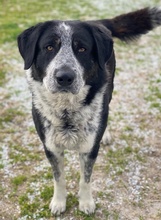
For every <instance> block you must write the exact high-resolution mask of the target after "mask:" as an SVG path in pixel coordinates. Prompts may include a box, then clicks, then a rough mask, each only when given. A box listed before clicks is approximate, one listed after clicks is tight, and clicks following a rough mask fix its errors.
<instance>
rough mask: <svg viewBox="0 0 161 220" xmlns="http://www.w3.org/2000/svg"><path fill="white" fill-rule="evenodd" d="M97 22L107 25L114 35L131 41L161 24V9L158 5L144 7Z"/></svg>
mask: <svg viewBox="0 0 161 220" xmlns="http://www.w3.org/2000/svg"><path fill="white" fill-rule="evenodd" d="M97 22H99V23H101V24H103V25H104V26H105V27H107V28H108V29H109V30H110V31H111V33H112V36H113V37H117V38H119V39H120V40H123V41H131V40H135V39H137V38H139V37H140V36H141V35H142V34H146V33H147V32H148V31H150V30H152V29H154V28H155V27H157V26H159V25H161V9H159V8H157V7H154V8H144V9H141V10H137V11H134V12H130V13H127V14H122V15H120V16H117V17H115V18H113V19H104V20H99V21H97Z"/></svg>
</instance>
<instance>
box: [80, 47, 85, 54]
mask: <svg viewBox="0 0 161 220" xmlns="http://www.w3.org/2000/svg"><path fill="white" fill-rule="evenodd" d="M85 51H86V49H85V48H84V47H81V48H79V49H78V52H79V53H83V52H85Z"/></svg>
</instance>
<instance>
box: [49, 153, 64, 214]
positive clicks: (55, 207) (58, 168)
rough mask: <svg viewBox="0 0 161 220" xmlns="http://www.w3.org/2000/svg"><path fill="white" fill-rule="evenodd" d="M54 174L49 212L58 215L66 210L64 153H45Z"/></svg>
mask: <svg viewBox="0 0 161 220" xmlns="http://www.w3.org/2000/svg"><path fill="white" fill-rule="evenodd" d="M46 154H47V157H48V159H49V161H50V164H51V166H52V169H53V173H54V195H53V198H52V200H51V203H50V209H51V212H52V213H53V214H54V215H59V214H61V213H62V212H64V211H65V209H66V186H65V185H66V184H65V175H64V153H63V151H60V152H56V153H55V152H54V153H53V152H51V151H48V150H47V151H46Z"/></svg>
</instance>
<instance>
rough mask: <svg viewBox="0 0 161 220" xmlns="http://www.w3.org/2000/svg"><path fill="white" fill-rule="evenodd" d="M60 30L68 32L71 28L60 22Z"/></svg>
mask: <svg viewBox="0 0 161 220" xmlns="http://www.w3.org/2000/svg"><path fill="white" fill-rule="evenodd" d="M59 27H60V29H61V28H64V29H65V31H70V30H71V27H70V26H69V25H67V24H66V23H65V22H62V23H61V24H60V25H59Z"/></svg>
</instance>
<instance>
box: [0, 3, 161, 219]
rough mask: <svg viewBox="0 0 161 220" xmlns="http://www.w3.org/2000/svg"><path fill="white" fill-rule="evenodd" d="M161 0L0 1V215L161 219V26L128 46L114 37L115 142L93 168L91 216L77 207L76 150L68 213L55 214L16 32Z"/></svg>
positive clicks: (68, 157) (69, 164)
mask: <svg viewBox="0 0 161 220" xmlns="http://www.w3.org/2000/svg"><path fill="white" fill-rule="evenodd" d="M31 2H32V4H31ZM44 2H45V3H44ZM87 2H88V3H87ZM63 3H64V4H63ZM159 3H160V5H161V2H160V1H154V0H153V1H150V0H146V1H144V0H142V1H139V2H138V3H135V4H133V1H132V0H129V1H128V3H127V1H125V0H121V1H119V3H118V1H115V0H113V1H110V3H108V5H107V1H105V0H103V1H101V2H100V1H97V0H94V1H81V3H79V1H78V2H77V1H71V2H70V4H69V3H67V2H66V1H61V3H60V2H57V3H54V4H53V3H51V1H41V2H39V1H28V2H27V3H26V2H24V1H16V0H14V1H0V4H2V6H3V9H4V10H3V12H0V19H1V21H2V22H1V24H0V25H1V28H3V29H2V30H3V31H2V35H1V39H0V45H1V46H0V153H1V162H0V168H1V169H0V179H1V186H0V192H1V194H0V219H4V220H15V219H18V220H27V219H41V220H47V219H49V220H51V219H64V220H68V219H70V220H82V219H85V220H92V219H96V220H99V219H103V220H106V219H109V220H118V219H119V220H159V219H161V62H160V60H161V52H160V51H161V38H160V35H161V28H157V29H156V30H154V31H153V32H150V33H149V34H148V35H146V36H143V37H142V38H141V39H140V40H139V41H137V42H133V43H131V44H129V45H127V44H125V43H122V42H120V41H118V40H115V53H116V59H117V70H116V77H115V90H114V94H113V99H112V102H111V104H110V117H109V130H110V133H111V136H112V141H111V144H110V145H109V146H101V149H100V152H99V156H98V159H97V162H96V165H95V168H94V172H93V178H92V180H93V181H92V187H93V194H94V198H95V201H96V204H97V208H96V213H95V214H93V215H91V216H88V215H85V214H83V213H81V212H79V211H78V199H77V192H78V181H79V163H78V162H77V161H78V155H77V154H76V152H73V151H71V152H70V151H66V152H65V165H66V168H65V171H66V179H67V189H68V198H67V211H66V212H65V213H64V214H62V215H61V216H60V217H53V216H51V214H50V210H49V208H48V206H49V203H50V200H51V197H52V193H53V179H52V172H51V168H50V165H49V163H48V161H47V159H46V157H45V154H44V152H43V147H42V144H41V143H40V141H39V139H38V137H37V135H36V132H35V129H34V125H33V122H32V118H31V95H30V93H29V90H28V86H27V83H26V79H25V74H24V71H23V61H22V59H21V57H20V55H19V53H18V49H17V46H16V36H17V35H18V34H19V33H20V32H21V31H22V30H23V29H24V28H27V27H29V26H31V25H32V24H34V23H37V22H38V21H43V20H47V19H53V18H56V19H83V20H85V19H89V18H91V19H97V18H105V17H112V16H115V15H118V14H120V13H122V12H127V11H131V10H133V9H137V8H141V7H145V6H148V5H149V6H155V5H159ZM42 6H43V7H42Z"/></svg>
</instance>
